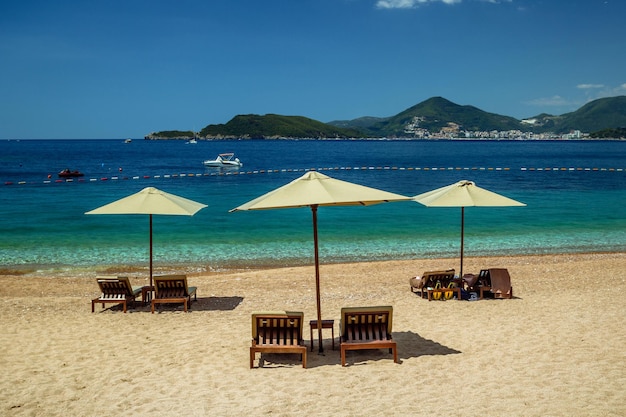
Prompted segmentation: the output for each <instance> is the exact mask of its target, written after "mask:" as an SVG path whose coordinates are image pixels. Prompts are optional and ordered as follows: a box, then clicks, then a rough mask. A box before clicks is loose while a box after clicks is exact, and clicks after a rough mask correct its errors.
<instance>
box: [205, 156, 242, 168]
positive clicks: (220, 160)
mask: <svg viewBox="0 0 626 417" xmlns="http://www.w3.org/2000/svg"><path fill="white" fill-rule="evenodd" d="M203 164H204V166H207V167H218V168H223V167H235V168H238V167H241V166H243V163H242V162H241V161H240V160H239V158H235V154H234V153H232V152H228V153H221V154H219V155H217V158H215V159H207V160H206V161H204V162H203Z"/></svg>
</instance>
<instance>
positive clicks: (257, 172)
mask: <svg viewBox="0 0 626 417" xmlns="http://www.w3.org/2000/svg"><path fill="white" fill-rule="evenodd" d="M351 170H354V171H487V172H491V171H493V172H497V171H516V170H518V171H524V172H544V171H553V172H581V171H582V172H626V168H583V167H576V168H572V167H569V168H568V167H521V168H516V169H511V168H508V167H396V166H363V167H326V168H299V169H296V168H289V169H286V168H283V169H258V170H252V171H222V172H205V173H186V174H185V173H177V174H163V175H134V176H125V175H114V176H108V177H99V178H98V177H96V178H84V177H81V178H59V179H51V178H48V179H45V180H43V181H6V182H5V183H4V185H15V184H17V185H25V184H58V183H75V182H77V183H85V182H90V183H92V182H103V181H124V180H144V179H172V178H174V179H175V178H195V177H216V176H217V177H219V176H231V175H260V174H273V173H285V172H307V171H351Z"/></svg>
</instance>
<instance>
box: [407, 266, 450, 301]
mask: <svg viewBox="0 0 626 417" xmlns="http://www.w3.org/2000/svg"><path fill="white" fill-rule="evenodd" d="M454 274H455V270H454V269H447V270H445V271H428V272H424V274H423V275H422V276H421V277H413V278H411V279H410V280H409V284H410V285H411V291H412V292H414V293H419V295H420V297H422V298H424V297H427V298H428V300H429V301H430V300H432V299H433V298H434V299H435V300H439V299H440V298H442V297H443V298H446V296H447V294H446V293H448V292H452V293H456V294H457V298H458V299H459V300H460V299H461V292H460V288H457V287H454V288H448V287H449V286H450V283H451V282H453V280H454Z"/></svg>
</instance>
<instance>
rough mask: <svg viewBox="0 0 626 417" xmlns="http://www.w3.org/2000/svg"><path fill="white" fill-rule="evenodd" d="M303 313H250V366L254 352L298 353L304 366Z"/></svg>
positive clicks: (304, 366) (252, 363) (251, 365)
mask: <svg viewBox="0 0 626 417" xmlns="http://www.w3.org/2000/svg"><path fill="white" fill-rule="evenodd" d="M303 322H304V313H303V312H300V311H279V312H255V313H252V346H250V368H253V367H254V359H255V356H256V353H257V352H259V353H299V354H300V355H301V358H302V367H303V368H306V350H307V348H306V346H305V344H304V340H303V339H302V326H303Z"/></svg>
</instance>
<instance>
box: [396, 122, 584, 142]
mask: <svg viewBox="0 0 626 417" xmlns="http://www.w3.org/2000/svg"><path fill="white" fill-rule="evenodd" d="M420 119H421V118H420V117H414V118H413V121H412V122H410V123H407V125H406V126H405V128H404V133H405V134H406V136H407V137H410V138H412V139H507V140H512V139H519V140H559V139H561V140H572V139H587V138H589V133H583V132H581V131H580V130H573V131H571V132H569V133H562V134H557V133H552V132H545V133H534V132H527V131H526V132H525V131H522V130H517V129H514V130H464V129H462V128H461V126H460V125H458V124H456V123H448V126H446V127H443V128H441V129H440V130H439V131H438V132H431V131H430V130H428V129H424V128H421V127H419V122H420ZM522 123H525V124H528V125H532V124H533V119H528V120H522Z"/></svg>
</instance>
